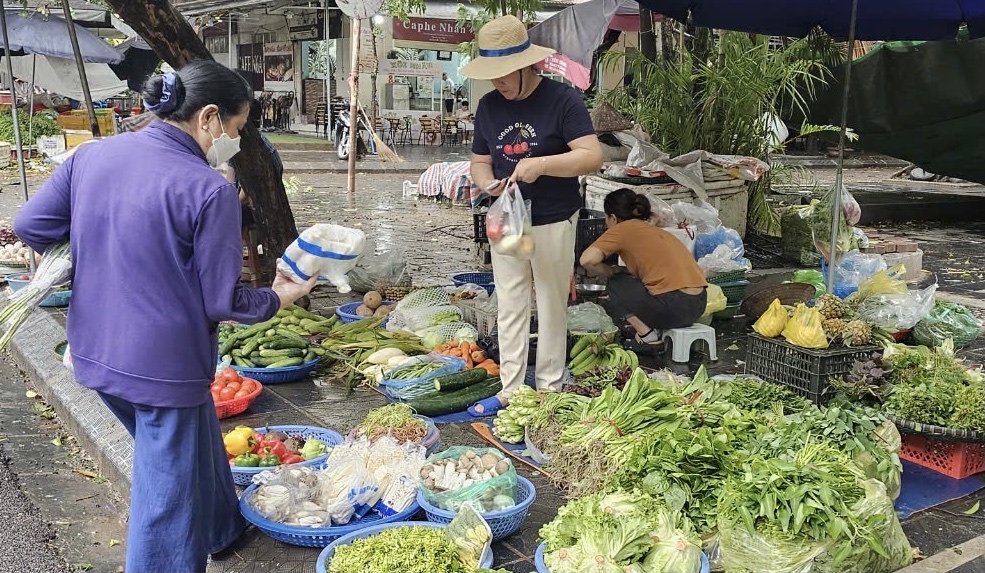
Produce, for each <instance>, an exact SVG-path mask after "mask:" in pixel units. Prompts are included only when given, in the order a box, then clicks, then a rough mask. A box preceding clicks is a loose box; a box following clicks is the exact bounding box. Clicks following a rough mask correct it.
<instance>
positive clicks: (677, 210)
mask: <svg viewBox="0 0 985 573" xmlns="http://www.w3.org/2000/svg"><path fill="white" fill-rule="evenodd" d="M671 208H672V209H673V210H674V214H675V215H676V216H677V226H678V227H681V226H686V227H687V228H689V229H692V230H694V232H695V234H696V235H700V234H703V233H711V232H712V231H714V230H715V229H717V228H719V227H721V226H722V220H721V219H719V217H718V209H715V208H714V207H712V206H711V204H710V203H706V202H704V201H702V200H701V199H695V200H694V203H684V202H683V201H677V202H676V203H674V204H673V205H671ZM740 241H741V239H740Z"/></svg>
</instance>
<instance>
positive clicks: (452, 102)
mask: <svg viewBox="0 0 985 573" xmlns="http://www.w3.org/2000/svg"><path fill="white" fill-rule="evenodd" d="M454 107H455V100H453V99H446V100H445V111H447V112H448V113H451V110H452V108H454Z"/></svg>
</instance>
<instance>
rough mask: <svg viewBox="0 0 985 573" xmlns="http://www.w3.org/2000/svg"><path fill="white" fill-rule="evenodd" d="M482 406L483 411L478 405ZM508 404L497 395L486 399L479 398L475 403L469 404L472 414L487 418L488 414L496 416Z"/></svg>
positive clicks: (476, 416)
mask: <svg viewBox="0 0 985 573" xmlns="http://www.w3.org/2000/svg"><path fill="white" fill-rule="evenodd" d="M479 406H482V411H481V412H480V411H479V410H478V407H479ZM505 407H506V405H505V404H503V403H502V402H500V401H499V398H497V397H496V396H490V397H489V398H486V399H484V400H479V401H478V402H476V403H475V404H472V405H471V406H469V414H472V416H473V417H475V418H485V417H488V416H495V415H496V412H499V411H500V410H502V409H503V408H505Z"/></svg>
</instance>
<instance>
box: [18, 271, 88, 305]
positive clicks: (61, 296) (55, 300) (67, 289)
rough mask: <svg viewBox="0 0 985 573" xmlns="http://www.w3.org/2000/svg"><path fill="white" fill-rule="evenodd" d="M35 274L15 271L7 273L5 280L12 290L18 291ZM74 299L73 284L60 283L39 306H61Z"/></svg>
mask: <svg viewBox="0 0 985 573" xmlns="http://www.w3.org/2000/svg"><path fill="white" fill-rule="evenodd" d="M33 278H34V275H32V274H30V273H27V274H23V273H13V274H9V275H6V276H5V277H4V280H6V281H7V285H8V286H9V287H10V290H12V291H13V292H17V291H19V290H21V289H22V288H24V287H26V286H27V285H29V284H30V283H31V280H32V279H33ZM71 300H72V288H71V285H64V284H63V285H59V286H57V287H55V290H54V291H53V292H52V293H51V294H50V295H48V298H46V299H44V300H42V301H41V302H40V303H39V304H38V306H40V307H41V308H55V307H61V306H68V304H69V302H71Z"/></svg>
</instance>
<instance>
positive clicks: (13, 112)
mask: <svg viewBox="0 0 985 573" xmlns="http://www.w3.org/2000/svg"><path fill="white" fill-rule="evenodd" d="M0 28H3V53H4V55H5V56H6V59H7V83H8V86H9V87H10V118H11V119H12V120H13V122H14V146H15V147H16V148H17V168H18V169H19V170H20V175H21V190H22V191H23V192H24V202H25V203H26V202H27V200H28V198H29V197H30V194H29V193H28V192H27V169H26V168H25V166H24V144H23V142H22V141H21V124H20V120H19V119H18V117H17V94H15V93H14V64H13V60H11V59H10V39H9V38H8V37H7V10H6V8H5V7H4V5H3V0H0ZM32 103H33V102H32ZM28 259H29V262H30V265H31V272H32V273H33V272H34V271H36V270H37V268H38V267H37V263H35V261H34V250H33V249H31V250H30V253H29V255H28Z"/></svg>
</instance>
